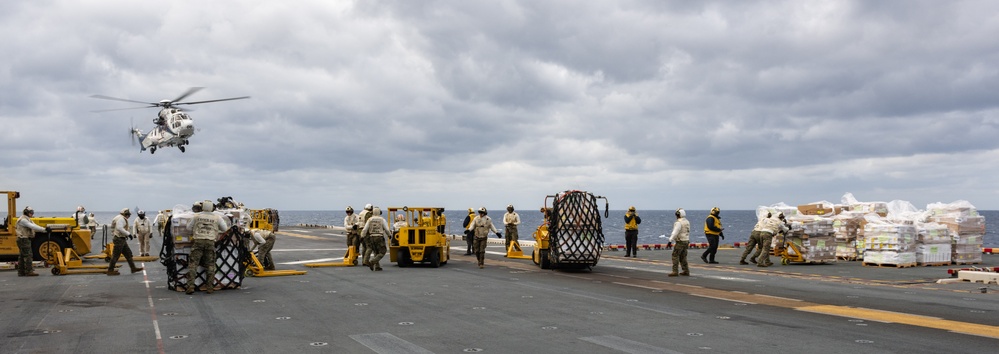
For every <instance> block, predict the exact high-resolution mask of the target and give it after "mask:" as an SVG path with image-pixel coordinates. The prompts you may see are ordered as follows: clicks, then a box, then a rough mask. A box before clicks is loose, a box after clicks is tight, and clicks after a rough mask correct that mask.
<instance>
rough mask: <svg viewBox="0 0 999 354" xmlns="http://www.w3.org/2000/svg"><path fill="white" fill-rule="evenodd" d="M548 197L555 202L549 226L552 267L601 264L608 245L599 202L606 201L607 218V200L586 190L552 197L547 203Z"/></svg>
mask: <svg viewBox="0 0 999 354" xmlns="http://www.w3.org/2000/svg"><path fill="white" fill-rule="evenodd" d="M548 198H551V199H552V208H551V214H550V219H549V226H548V242H549V252H548V257H549V259H550V262H551V266H552V268H558V267H563V268H566V267H593V266H595V265H597V262H598V261H599V260H600V253H601V250H602V249H603V244H604V232H603V224H602V221H601V219H600V208H599V206H598V205H597V199H604V217H607V216H608V214H609V210H608V208H609V205H608V204H607V198H604V197H601V196H594V195H593V194H591V193H589V192H584V191H565V192H563V193H559V194H557V195H549V196H548V197H547V198H546V199H545V204H547V202H548Z"/></svg>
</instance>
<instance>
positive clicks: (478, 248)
mask: <svg viewBox="0 0 999 354" xmlns="http://www.w3.org/2000/svg"><path fill="white" fill-rule="evenodd" d="M472 231H473V232H475V243H474V244H473V245H472V252H474V253H475V258H476V259H477V260H478V261H479V268H483V267H485V263H486V245H488V244H489V240H488V239H489V232H490V231H492V232H493V233H499V230H496V226H494V225H493V219H491V218H489V216H488V215H486V211H485V209H479V216H476V217H475V220H472Z"/></svg>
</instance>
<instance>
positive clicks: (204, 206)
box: [201, 200, 215, 213]
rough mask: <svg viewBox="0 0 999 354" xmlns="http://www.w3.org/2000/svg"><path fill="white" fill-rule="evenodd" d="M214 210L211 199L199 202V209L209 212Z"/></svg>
mask: <svg viewBox="0 0 999 354" xmlns="http://www.w3.org/2000/svg"><path fill="white" fill-rule="evenodd" d="M214 210H215V204H214V203H212V201H211V200H206V201H203V202H201V211H204V212H209V213H211V212H212V211H214Z"/></svg>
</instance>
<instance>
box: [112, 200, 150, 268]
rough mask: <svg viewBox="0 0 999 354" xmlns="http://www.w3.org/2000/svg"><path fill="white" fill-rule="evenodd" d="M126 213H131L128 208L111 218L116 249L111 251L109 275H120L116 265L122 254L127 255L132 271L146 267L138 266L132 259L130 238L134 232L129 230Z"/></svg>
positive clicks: (126, 258) (113, 242)
mask: <svg viewBox="0 0 999 354" xmlns="http://www.w3.org/2000/svg"><path fill="white" fill-rule="evenodd" d="M126 215H131V214H130V213H129V212H128V209H125V210H122V211H121V213H119V214H118V216H115V217H114V219H112V220H111V235H112V236H113V238H112V239H111V242H112V244H113V246H112V248H114V250H113V251H111V262H109V263H108V275H118V270H117V269H115V268H114V266H115V264H116V263H118V258H120V257H121V256H125V261H126V262H128V267H129V268H130V269H131V270H132V273H135V272H138V271H141V270H142V269H144V268H140V267H136V266H135V261H133V260H132V249H131V248H129V247H128V238H129V237H131V236H132V233H131V232H129V231H128V216H126Z"/></svg>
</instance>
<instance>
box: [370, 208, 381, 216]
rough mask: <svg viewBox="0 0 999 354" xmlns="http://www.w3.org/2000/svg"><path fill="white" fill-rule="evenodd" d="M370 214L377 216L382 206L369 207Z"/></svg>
mask: <svg viewBox="0 0 999 354" xmlns="http://www.w3.org/2000/svg"><path fill="white" fill-rule="evenodd" d="M371 215H374V216H379V215H382V208H379V207H374V208H372V209H371Z"/></svg>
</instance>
